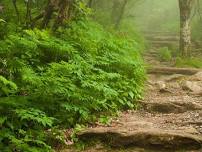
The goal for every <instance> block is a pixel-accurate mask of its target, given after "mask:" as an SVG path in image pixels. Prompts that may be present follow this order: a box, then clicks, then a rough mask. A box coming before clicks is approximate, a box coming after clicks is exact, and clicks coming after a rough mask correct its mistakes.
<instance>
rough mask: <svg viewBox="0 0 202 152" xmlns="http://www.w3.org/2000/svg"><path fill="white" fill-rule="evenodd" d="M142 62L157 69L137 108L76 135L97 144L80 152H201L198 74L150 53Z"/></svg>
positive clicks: (200, 84)
mask: <svg viewBox="0 0 202 152" xmlns="http://www.w3.org/2000/svg"><path fill="white" fill-rule="evenodd" d="M145 60H146V62H147V63H149V64H152V65H157V66H159V65H161V67H160V68H156V69H155V70H154V72H149V75H148V81H147V83H146V90H145V92H146V93H145V98H144V99H143V100H142V101H140V105H141V108H140V109H139V110H137V111H126V112H123V113H122V114H121V115H120V117H119V118H117V119H114V120H112V123H111V124H110V125H108V126H97V127H91V128H88V129H86V130H83V131H82V132H80V133H79V136H78V137H79V139H80V140H83V141H90V140H96V141H97V140H98V141H100V143H101V144H96V145H93V146H90V147H88V148H87V149H86V150H84V152H202V72H201V71H200V70H195V69H176V68H172V67H171V66H169V64H168V63H160V62H159V61H157V59H156V55H155V52H154V51H151V52H150V53H149V55H145ZM157 69H158V70H157ZM159 69H160V70H159ZM161 69H164V70H161ZM158 71H160V72H158ZM103 145H105V146H103ZM106 145H107V146H110V148H106ZM75 151H76V150H75V149H72V148H70V149H66V150H64V151H62V152H75Z"/></svg>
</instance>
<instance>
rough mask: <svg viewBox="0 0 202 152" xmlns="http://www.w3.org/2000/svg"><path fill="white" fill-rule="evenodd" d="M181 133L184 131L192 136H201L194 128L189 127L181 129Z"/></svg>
mask: <svg viewBox="0 0 202 152" xmlns="http://www.w3.org/2000/svg"><path fill="white" fill-rule="evenodd" d="M179 129H180V130H181V131H184V132H186V133H190V134H199V132H198V131H197V130H196V129H195V128H194V127H192V126H189V127H181V128H179Z"/></svg>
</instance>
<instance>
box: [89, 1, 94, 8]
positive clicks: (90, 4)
mask: <svg viewBox="0 0 202 152" xmlns="http://www.w3.org/2000/svg"><path fill="white" fill-rule="evenodd" d="M88 7H89V8H92V7H93V0H89V1H88Z"/></svg>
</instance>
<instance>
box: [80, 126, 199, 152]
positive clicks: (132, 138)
mask: <svg viewBox="0 0 202 152" xmlns="http://www.w3.org/2000/svg"><path fill="white" fill-rule="evenodd" d="M78 138H79V139H81V140H84V141H85V140H89V139H95V138H96V139H99V140H101V141H102V142H105V143H107V144H110V145H111V146H112V147H128V146H130V147H136V146H137V147H144V148H158V149H160V148H161V149H172V150H173V149H192V150H196V149H200V148H202V137H201V136H197V135H192V134H190V133H186V132H184V131H177V130H162V129H160V128H152V129H147V128H143V127H142V128H137V129H136V130H133V131H128V130H127V129H124V128H91V129H87V130H85V131H82V132H80V133H79V135H78Z"/></svg>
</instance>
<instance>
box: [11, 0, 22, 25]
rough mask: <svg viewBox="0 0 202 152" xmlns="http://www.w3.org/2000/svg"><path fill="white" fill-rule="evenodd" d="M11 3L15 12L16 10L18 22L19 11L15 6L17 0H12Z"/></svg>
mask: <svg viewBox="0 0 202 152" xmlns="http://www.w3.org/2000/svg"><path fill="white" fill-rule="evenodd" d="M12 3H13V6H14V8H15V12H16V15H17V19H18V22H20V13H19V10H18V7H17V1H16V0H12Z"/></svg>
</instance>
